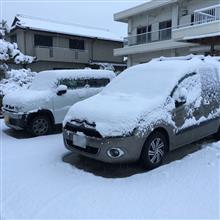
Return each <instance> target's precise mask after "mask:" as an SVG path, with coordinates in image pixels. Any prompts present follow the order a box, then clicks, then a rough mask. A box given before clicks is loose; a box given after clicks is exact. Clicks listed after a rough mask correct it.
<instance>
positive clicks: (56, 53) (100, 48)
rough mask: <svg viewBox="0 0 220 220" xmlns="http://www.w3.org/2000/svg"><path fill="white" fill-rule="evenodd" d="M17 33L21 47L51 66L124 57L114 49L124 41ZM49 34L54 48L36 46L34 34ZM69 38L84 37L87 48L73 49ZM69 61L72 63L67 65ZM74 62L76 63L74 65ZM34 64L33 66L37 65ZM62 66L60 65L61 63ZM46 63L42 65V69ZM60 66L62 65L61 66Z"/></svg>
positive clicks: (26, 31) (114, 59)
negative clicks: (70, 47) (70, 46)
mask: <svg viewBox="0 0 220 220" xmlns="http://www.w3.org/2000/svg"><path fill="white" fill-rule="evenodd" d="M13 34H16V35H17V43H18V47H19V49H20V50H21V51H22V52H23V53H25V54H27V55H30V56H36V57H37V59H38V60H39V61H48V62H50V63H48V66H49V67H52V66H54V68H56V65H57V64H56V63H57V62H58V63H62V62H63V63H64V65H61V66H64V67H66V68H69V66H75V64H76V63H81V64H84V66H85V65H86V64H88V63H89V62H90V60H93V62H109V63H122V62H123V57H122V56H119V57H118V56H117V57H115V56H114V55H113V50H114V49H115V48H118V47H122V42H115V41H106V40H99V39H91V38H85V37H74V36H67V35H61V34H53V33H44V32H37V31H32V30H31V31H30V30H22V29H17V30H14V31H13V32H12V33H11V35H13ZM35 34H41V35H49V36H52V37H53V48H42V47H40V48H39V47H35V46H34V35H35ZM69 39H83V40H84V41H85V50H84V51H79V50H72V49H69ZM67 63H70V64H68V65H67ZM73 64H74V65H73ZM37 65H38V64H37V63H36V64H34V65H33V66H34V67H35V66H37ZM59 66H60V65H59ZM44 67H45V65H41V66H40V67H39V68H36V69H42V68H44ZM59 68H60V67H59Z"/></svg>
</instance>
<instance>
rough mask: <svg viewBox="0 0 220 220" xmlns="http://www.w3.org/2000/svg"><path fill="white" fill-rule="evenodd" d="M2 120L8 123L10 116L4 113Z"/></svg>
mask: <svg viewBox="0 0 220 220" xmlns="http://www.w3.org/2000/svg"><path fill="white" fill-rule="evenodd" d="M4 120H5V123H6V124H8V123H9V121H10V117H9V116H7V115H6V116H5V117H4Z"/></svg>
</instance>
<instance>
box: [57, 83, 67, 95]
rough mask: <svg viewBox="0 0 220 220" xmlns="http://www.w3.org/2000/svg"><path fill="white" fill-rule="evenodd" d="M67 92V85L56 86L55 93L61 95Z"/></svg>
mask: <svg viewBox="0 0 220 220" xmlns="http://www.w3.org/2000/svg"><path fill="white" fill-rule="evenodd" d="M66 92H67V86H65V85H59V86H58V87H57V95H59V96H61V95H63V94H65V93H66Z"/></svg>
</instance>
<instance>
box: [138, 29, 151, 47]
mask: <svg viewBox="0 0 220 220" xmlns="http://www.w3.org/2000/svg"><path fill="white" fill-rule="evenodd" d="M148 32H151V25H148V26H144V27H138V28H137V35H138V36H137V43H138V44H142V43H147V42H150V41H151V33H148Z"/></svg>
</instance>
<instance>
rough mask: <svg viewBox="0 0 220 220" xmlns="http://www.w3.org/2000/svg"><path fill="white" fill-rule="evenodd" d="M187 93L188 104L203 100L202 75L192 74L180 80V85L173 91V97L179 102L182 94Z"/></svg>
mask: <svg viewBox="0 0 220 220" xmlns="http://www.w3.org/2000/svg"><path fill="white" fill-rule="evenodd" d="M183 92H184V93H185V95H186V96H187V102H188V103H196V101H199V100H200V98H201V81H200V75H199V74H196V73H191V74H188V75H186V76H185V77H183V78H182V79H180V80H179V83H178V85H177V86H176V87H175V88H174V89H173V91H172V93H171V96H172V97H173V98H174V100H178V99H179V98H180V96H181V93H183Z"/></svg>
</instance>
